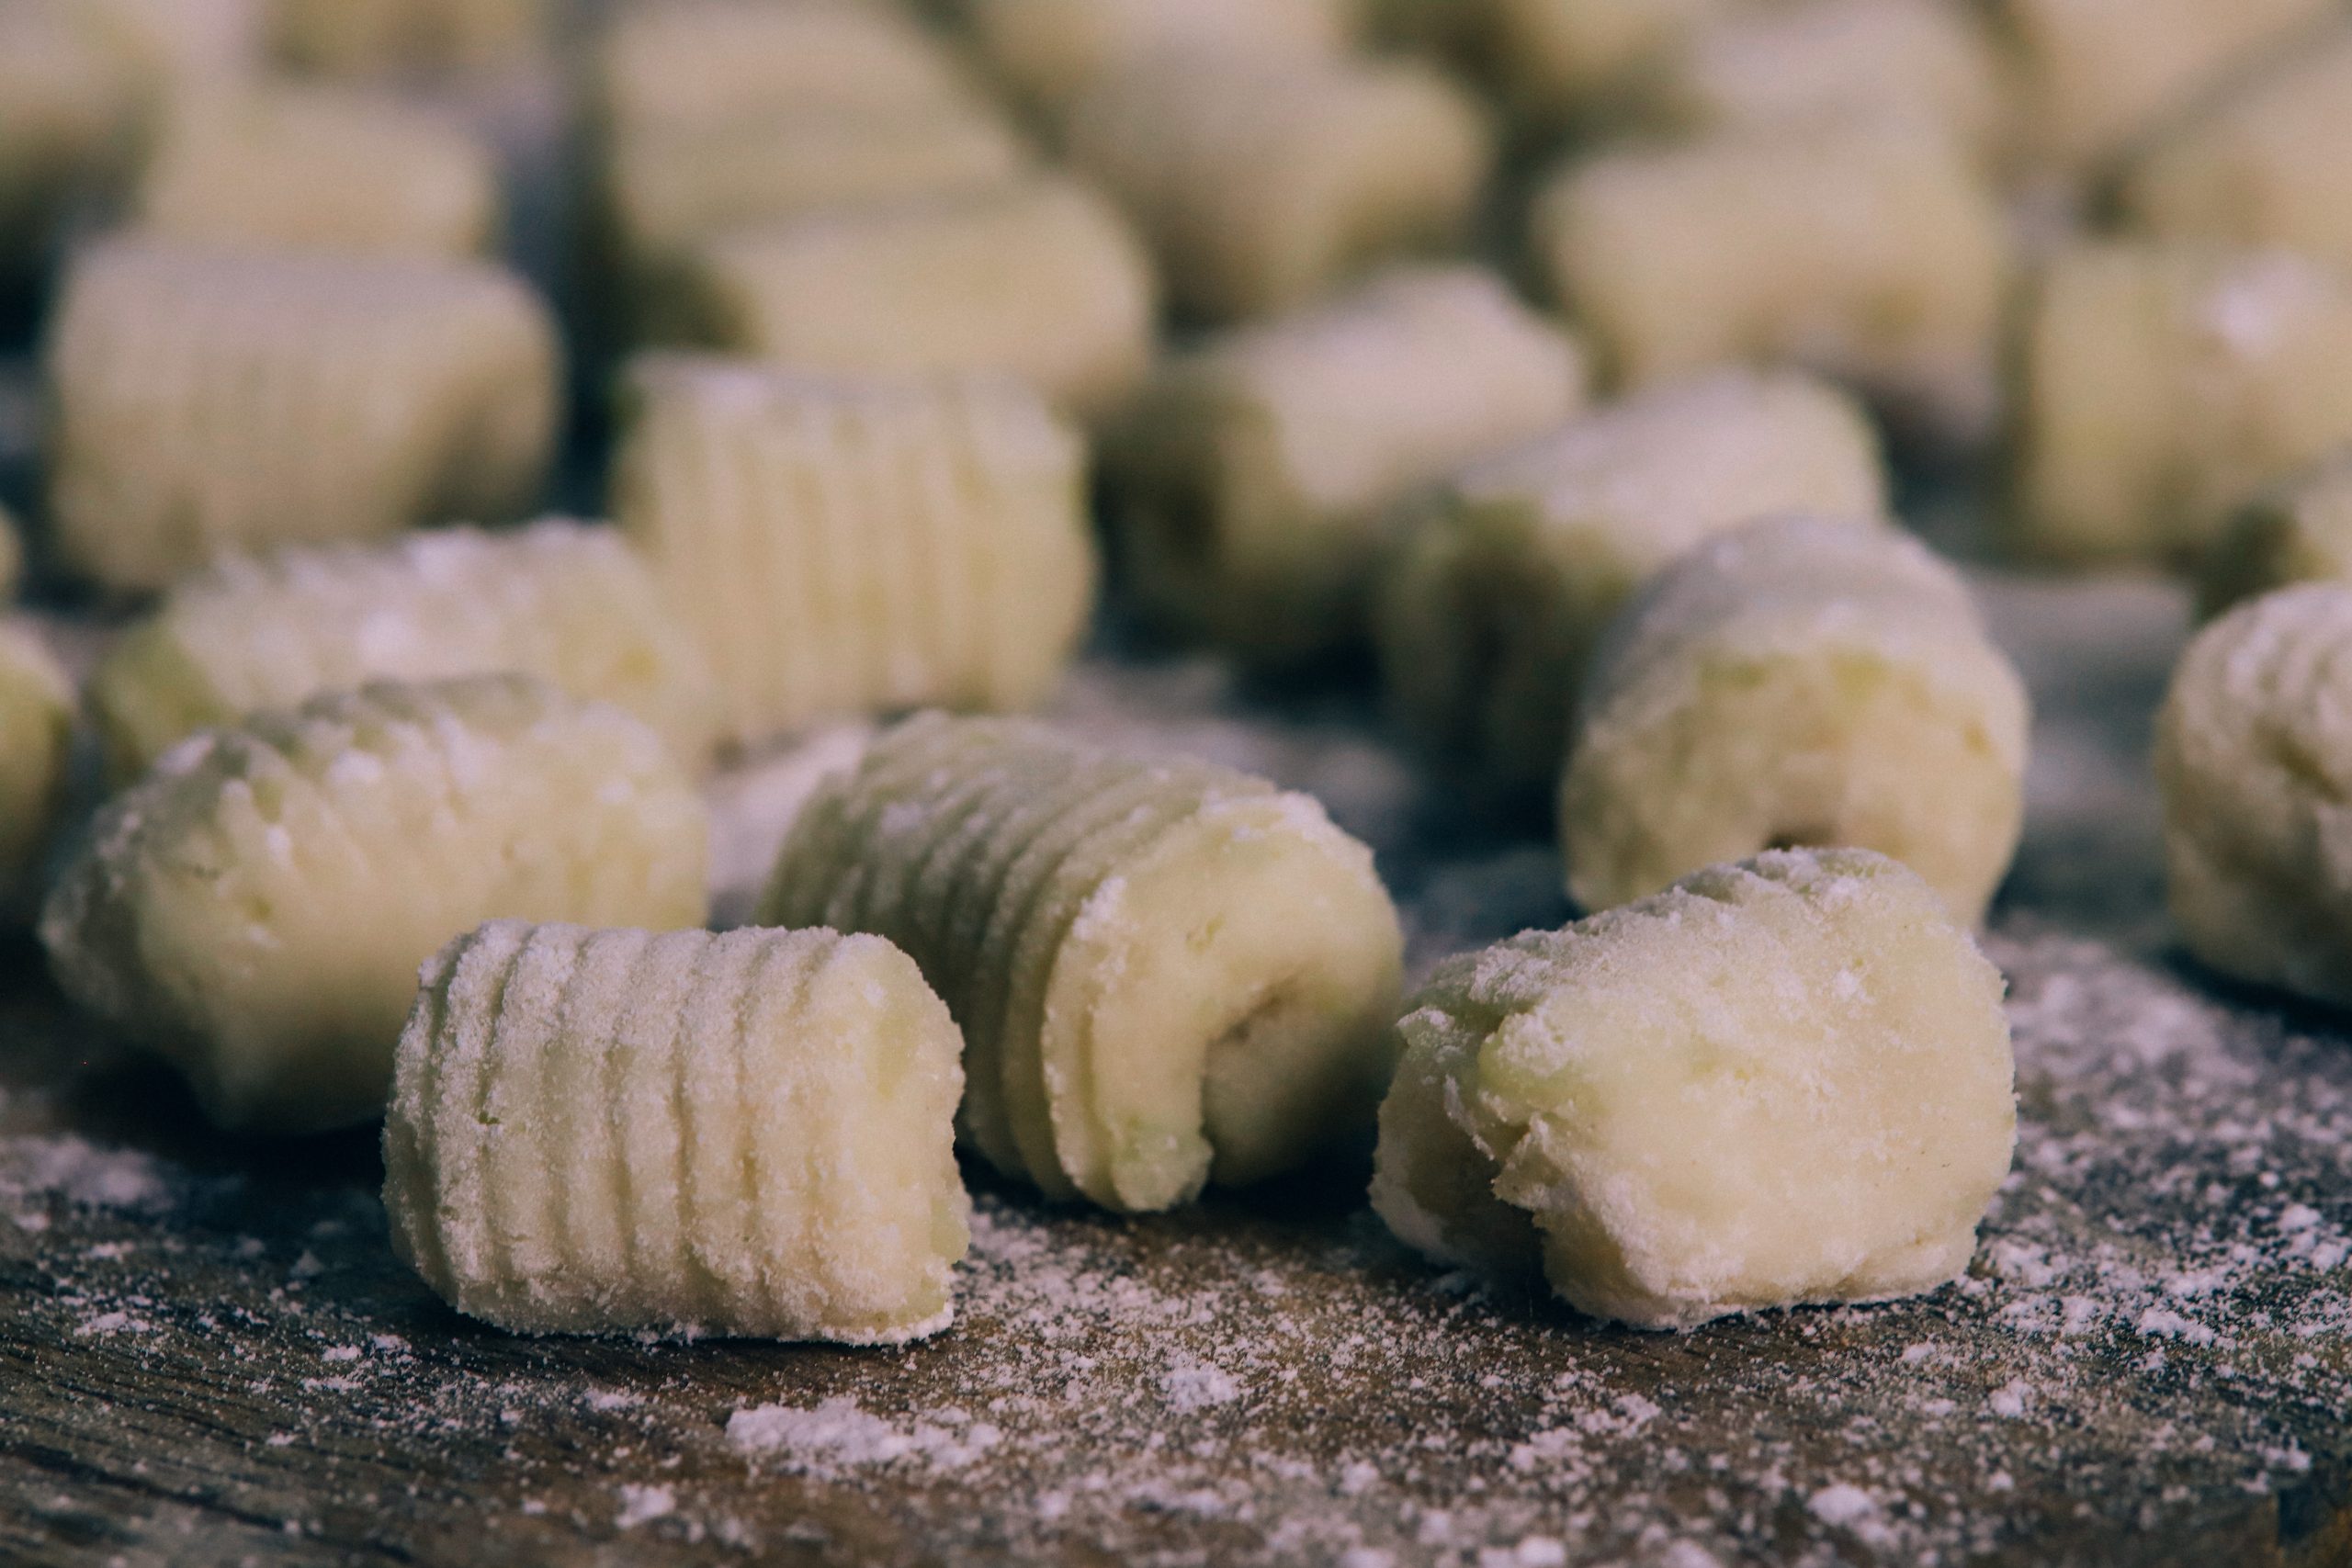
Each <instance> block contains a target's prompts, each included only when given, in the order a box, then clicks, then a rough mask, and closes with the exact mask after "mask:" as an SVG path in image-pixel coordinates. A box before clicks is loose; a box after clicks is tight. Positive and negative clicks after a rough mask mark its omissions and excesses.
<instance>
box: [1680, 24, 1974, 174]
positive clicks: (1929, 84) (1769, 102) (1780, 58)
mask: <svg viewBox="0 0 2352 1568" xmlns="http://www.w3.org/2000/svg"><path fill="white" fill-rule="evenodd" d="M1657 107H1658V108H1659V109H1661V110H1662V111H1664V113H1665V114H1666V116H1667V117H1668V118H1669V119H1671V120H1672V121H1673V122H1674V123H1675V124H1677V125H1678V126H1679V127H1681V128H1684V129H1688V130H1722V129H1724V128H1727V127H1743V126H1745V127H1760V126H1773V125H1785V124H1796V123H1803V122H1804V121H1808V120H1815V119H1821V118H1834V117H1839V116H1845V117H1867V118H1875V119H1880V120H1890V119H1891V120H1914V121H1917V123H1919V124H1922V125H1925V126H1927V127H1928V128H1930V129H1933V130H1942V131H1944V132H1946V133H1948V134H1950V135H1951V138H1952V139H1953V140H1954V141H1957V142H1959V143H1960V144H1961V145H1962V146H1963V147H1966V148H1969V149H1971V150H1973V151H1977V152H1990V151H1992V150H1993V148H1994V147H1995V146H1996V144H1997V142H1998V140H1999V138H2000V135H2001V133H2002V132H2003V130H2005V129H2006V124H2005V121H2006V115H2005V112H2004V111H2005V110H2006V108H2007V104H2006V103H2005V101H2004V99H2003V97H2002V81H2001V73H2000V62H1999V61H1998V60H1997V59H1996V56H1995V54H1994V52H1993V46H1992V40H1991V39H1990V38H1989V37H1988V36H1987V35H1986V33H1985V29H1984V28H1983V26H1982V24H1981V23H1979V21H1978V20H1977V19H1976V17H1975V16H1974V15H1973V13H1971V12H1970V11H1968V10H1967V9H1965V8H1964V7H1962V6H1955V5H1952V4H1951V3H1950V0H1792V3H1790V4H1786V5H1781V6H1771V7H1768V8H1764V9H1757V10H1739V9H1736V10H1733V11H1732V12H1730V13H1728V14H1727V15H1725V16H1724V17H1721V18H1719V19H1717V20H1715V21H1713V22H1712V23H1710V24H1709V25H1707V26H1705V27H1703V28H1700V29H1699V30H1698V31H1697V32H1696V34H1695V35H1694V36H1693V37H1692V38H1691V40H1690V42H1689V44H1688V45H1687V46H1686V47H1685V48H1684V49H1683V50H1682V51H1679V53H1678V54H1677V55H1676V56H1675V58H1674V59H1673V61H1672V62H1671V63H1670V64H1669V65H1668V67H1667V68H1666V70H1665V75H1664V80H1663V81H1662V83H1661V84H1660V85H1659V87H1658V89H1657Z"/></svg>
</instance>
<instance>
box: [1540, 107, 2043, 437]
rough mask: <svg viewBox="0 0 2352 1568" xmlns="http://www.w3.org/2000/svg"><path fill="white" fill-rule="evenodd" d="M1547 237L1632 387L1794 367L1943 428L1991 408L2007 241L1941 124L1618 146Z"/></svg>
mask: <svg viewBox="0 0 2352 1568" xmlns="http://www.w3.org/2000/svg"><path fill="white" fill-rule="evenodd" d="M1534 238H1535V245H1536V252H1537V259H1538V260H1539V262H1540V263H1541V265H1543V266H1544V268H1545V270H1546V271H1547V273H1548V275H1549V276H1550V278H1551V280H1552V283H1553V285H1554V287H1555V288H1556V289H1557V290H1558V292H1559V294H1560V295H1561V297H1562V298H1563V299H1565V300H1566V303H1567V305H1568V308H1569V309H1570V310H1571V311H1572V312H1573V313H1574V314H1575V315H1576V317H1577V320H1578V321H1580V322H1582V323H1583V324H1584V326H1585V327H1586V328H1587V329H1588V330H1589V332H1590V333H1592V336H1593V340H1594V345H1595V346H1596V347H1597V348H1599V349H1600V351H1601V352H1602V354H1603V355H1605V357H1606V358H1607V359H1608V360H1609V362H1610V365H1611V368H1612V370H1613V371H1614V373H1615V375H1616V377H1617V378H1618V379H1619V380H1620V381H1621V382H1622V383H1623V385H1625V386H1628V387H1645V386H1649V385H1653V384H1655V383H1657V381H1660V380H1663V379H1667V378H1673V377H1678V376H1684V375H1689V374H1691V373H1693V372H1695V371H1698V370H1702V369H1705V368H1708V367H1713V366H1715V365H1718V364H1722V363H1724V362H1726V361H1731V362H1740V361H1747V362H1759V361H1765V362H1770V361H1784V362H1788V363H1792V364H1796V365H1801V366H1804V367H1808V368H1811V369H1815V370H1819V371H1821V372H1823V373H1824V374H1826V375H1831V376H1836V377H1838V378H1843V379H1847V380H1850V381H1852V382H1854V383H1855V384H1856V385H1858V386H1859V387H1860V388H1861V389H1864V390H1865V391H1867V392H1869V393H1871V395H1873V396H1874V397H1876V398H1879V399H1881V400H1884V401H1886V402H1887V403H1889V404H1890V405H1892V406H1893V407H1894V409H1896V410H1897V411H1898V412H1902V413H1904V414H1905V415H1906V416H1907V417H1909V418H1912V419H1914V420H1915V421H1916V422H1917V423H1921V424H1923V425H1926V426H1928V427H1930V428H1932V429H1935V430H1939V431H1942V430H1951V431H1955V432H1967V431H1972V430H1973V429H1974V428H1975V427H1976V426H1978V425H1980V424H1982V423H1984V422H1985V420H1986V419H1987V418H1988V417H1989V414H1990V411H1991V406H1992V402H1993V382H1994V371H1993V351H1994V336H1995V330H1996V326H1997V325H1998V323H1999V320H2000V313H2001V308H2002V303H2003V299H2004V297H2005V291H2006V288H2007V280H2008V270H2009V268H2008V245H2009V241H2008V236H2007V228H2006V226H2005V223H2004V220H2003V218H2002V215H2001V211H2000V209H1999V207H1998V205H1997V204H1996V202H1995V200H1994V198H1993V195H1992V192H1991V190H1990V188H1989V187H1988V186H1987V185H1986V183H1985V178H1984V176H1983V175H1982V174H1981V173H1980V172H1979V170H1978V169H1977V168H1976V166H1975V165H1974V164H1973V162H1972V160H1971V159H1970V158H1969V157H1968V156H1967V154H1966V153H1965V152H1962V149H1961V148H1960V147H1959V146H1958V144H1957V143H1955V142H1954V141H1952V139H1951V136H1950V135H1948V134H1946V133H1944V132H1941V131H1939V130H1930V129H1927V128H1925V127H1921V126H1918V125H1916V124H1910V125H1905V124H1900V123H1889V122H1883V121H1879V120H1874V119H1871V118H1838V119H1831V120H1827V121H1820V122H1809V123H1801V124H1797V125H1782V126H1775V127H1767V128H1761V129H1755V130H1737V131H1726V132H1724V133H1722V134H1720V135H1716V136H1713V137H1709V138H1706V139H1704V140H1702V141H1696V142H1692V143H1690V144H1688V145H1684V146H1676V147H1667V148H1632V149H1626V150H1622V151H1617V152H1602V153H1600V154H1599V155H1597V156H1592V157H1589V158H1585V159H1581V160H1579V161H1577V162H1576V163H1574V164H1571V165H1570V166H1569V167H1568V168H1567V169H1566V170H1565V171H1564V172H1563V173H1562V174H1561V175H1558V176H1557V177H1556V178H1555V180H1554V182H1553V183H1552V185H1551V186H1549V187H1548V188H1547V189H1546V190H1545V191H1544V194H1543V195H1542V196H1541V197H1539V198H1538V201H1537V206H1536V213H1535V219H1534Z"/></svg>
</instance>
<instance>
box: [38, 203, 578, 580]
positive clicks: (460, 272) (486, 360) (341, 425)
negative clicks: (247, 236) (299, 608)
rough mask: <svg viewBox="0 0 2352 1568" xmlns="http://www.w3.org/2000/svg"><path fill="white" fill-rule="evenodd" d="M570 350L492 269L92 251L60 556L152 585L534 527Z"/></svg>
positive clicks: (70, 295) (107, 247) (64, 474)
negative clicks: (414, 534)
mask: <svg viewBox="0 0 2352 1568" xmlns="http://www.w3.org/2000/svg"><path fill="white" fill-rule="evenodd" d="M557 355H558V350H557V345H556V338H555V329H554V326H553V324H552V323H551V322H550V321H549V320H548V312H547V310H546V307H545V306H543V305H542V304H541V303H540V302H539V300H538V299H537V297H535V296H534V295H533V294H532V293H531V292H530V290H529V289H528V288H526V287H525V286H524V285H523V283H522V282H521V280H519V279H518V278H516V277H515V276H512V275H511V274H509V273H507V272H505V271H504V270H503V269H501V268H498V267H494V266H492V265H489V264H487V263H481V262H469V261H441V260H425V259H411V258H401V257H361V256H329V255H316V254H293V253H268V254H263V253H244V252H234V251H219V250H213V249H209V248H206V247H198V246H187V245H175V244H166V243H154V242H147V241H137V240H119V241H113V242H109V243H105V244H102V245H98V246H96V247H93V248H92V249H90V250H88V251H86V252H85V253H84V254H82V256H81V257H80V258H79V259H78V260H77V261H76V262H75V263H74V267H73V269H72V271H71V272H70V273H69V274H68V276H67V277H66V281H65V290H64V299H63V302H62V305H61V306H60V307H59V309H58V312H57V317H56V321H55V323H54V326H53V328H52V332H51V338H50V342H49V346H48V354H47V363H46V375H47V378H48V382H49V396H50V402H51V408H52V410H53V411H54V418H55V424H54V427H53V429H52V431H51V463H50V471H49V507H50V517H51V524H52V525H53V527H54V529H55V535H56V540H57V546H58V551H59V554H60V556H61V557H62V558H63V559H64V560H65V562H66V563H67V564H68V565H70V566H72V567H73V568H74V569H75V570H79V571H81V572H83V573H85V574H86V575H88V576H89V577H92V578H94V579H96V581H100V582H102V583H105V584H107V585H108V586H110V587H115V588H123V589H145V588H157V587H161V586H163V585H164V584H165V583H168V582H169V581H172V580H173V579H174V578H175V577H177V576H179V575H180V574H181V573H183V572H186V571H188V570H192V569H194V568H196V567H198V566H201V565H203V564H205V563H206V562H207V561H209V560H210V559H212V558H215V557H218V556H220V555H223V554H227V553H230V552H232V551H236V550H243V549H256V548H262V547H268V546H271V545H276V544H288V543H301V542H310V541H320V540H327V539H365V538H375V537H380V536H384V535H387V534H391V533H396V532H398V531H399V530H401V529H402V528H405V527H408V526H410V525H413V524H417V523H423V522H432V521H437V520H443V519H448V518H458V517H466V518H474V519H478V520H481V521H494V520H500V519H503V518H507V517H513V516H518V515H521V514H522V513H525V512H526V511H527V510H528V509H529V508H530V507H531V505H532V504H533V503H534V502H536V501H537V496H538V491H539V487H540V484H541V482H542V480H543V479H544V478H545V475H546V472H547V468H548V457H549V454H550V451H551V448H552V446H553V444H554V438H555V426H556V415H557V401H558V390H557Z"/></svg>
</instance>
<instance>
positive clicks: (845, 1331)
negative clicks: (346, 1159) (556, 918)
mask: <svg viewBox="0 0 2352 1568" xmlns="http://www.w3.org/2000/svg"><path fill="white" fill-rule="evenodd" d="M962 1047H963V1042H962V1040H961V1039H960V1038H959V1037H958V1035H957V1034H956V1025H955V1023H954V1022H953V1021H951V1020H950V1019H949V1018H948V1016H947V1009H946V1008H945V1007H944V1005H943V1004H942V1003H941V1002H940V1000H939V998H937V997H935V996H933V994H932V993H931V990H930V988H929V987H926V986H925V985H924V984H923V982H922V975H921V974H920V973H919V972H918V971H917V970H916V968H915V966H914V964H912V963H910V961H909V960H908V958H907V956H906V954H905V953H900V952H899V951H898V949H896V948H894V947H892V946H891V945H890V944H889V943H888V942H883V941H880V940H878V939H877V938H875V937H870V936H847V937H845V936H839V935H836V934H835V933H833V932H831V931H729V932H727V933H726V934H724V935H720V936H714V935H712V934H711V933H709V932H708V931H670V932H667V933H663V934H659V935H657V934H654V933H652V932H649V931H586V930H583V929H582V928H580V927H578V926H560V925H549V926H530V925H526V924H523V923H521V922H518V921H511V920H501V921H494V922H492V923H491V924H489V925H486V926H483V927H482V928H481V930H479V931H472V932H469V934H467V935H465V936H461V937H458V939H456V940H455V941H453V942H450V943H449V945H448V946H447V947H445V948H443V949H442V950H441V952H440V953H439V954H438V955H437V956H436V957H435V958H434V959H433V960H432V962H430V963H429V964H426V965H425V968H424V977H423V983H422V987H421V989H420V990H419V992H418V995H417V998H416V1006H415V1010H413V1011H412V1012H411V1013H410V1014H409V1020H408V1027H407V1029H406V1030H405V1031H404V1032H402V1034H401V1043H400V1053H399V1057H398V1066H397V1069H396V1071H395V1073H394V1076H393V1089H392V1099H391V1108H390V1113H389V1114H388V1115H387V1116H386V1118H385V1122H384V1212H385V1213H386V1215H387V1216H388V1217H389V1218H390V1221H391V1231H392V1247H393V1249H394V1250H395V1251H397V1252H398V1253H399V1254H400V1255H401V1258H404V1259H406V1260H407V1261H408V1262H410V1263H412V1264H413V1265H414V1266H415V1268H416V1269H417V1271H418V1272H419V1273H421V1274H423V1275H424V1280H425V1283H427V1284H429V1285H431V1286H432V1287H433V1289H434V1290H435V1292H438V1293H439V1294H440V1296H441V1297H442V1299H444V1300H445V1301H447V1302H448V1303H449V1304H450V1305H452V1306H454V1307H456V1308H457V1309H458V1311H460V1312H463V1313H466V1314H469V1315H471V1316H474V1317H479V1318H483V1319H486V1320H487V1321H489V1322H491V1323H494V1324H497V1325H499V1326H501V1327H503V1328H512V1329H519V1330H521V1331H523V1332H525V1333H531V1334H616V1333H624V1332H628V1331H631V1330H653V1331H658V1332H669V1333H681V1334H687V1335H693V1334H713V1333H716V1334H729V1335H758V1336H763V1337H775V1338H780V1339H832V1340H840V1341H842V1342H845V1343H848V1344H852V1345H895V1344H899V1343H900V1342H902V1341H905V1340H909V1339H916V1338H920V1337H922V1336H924V1335H927V1334H934V1333H937V1332H938V1331H939V1330H940V1329H942V1328H944V1327H946V1326H947V1323H948V1320H949V1318H950V1317H952V1316H953V1315H954V1310H955V1309H954V1307H953V1306H952V1305H951V1303H950V1301H949V1292H950V1290H951V1288H952V1285H953V1271H954V1269H955V1265H956V1260H957V1259H958V1258H962V1257H963V1256H964V1249H965V1246H966V1243H967V1215H968V1213H969V1212H970V1204H969V1202H968V1201H967V1199H966V1198H965V1196H964V1183H963V1180H962V1179H961V1178H960V1176H959V1175H958V1174H957V1171H956V1154H955V1118H956V1099H957V1097H958V1096H959V1095H960V1094H961V1092H962V1090H963V1087H964V1074H963V1070H962V1068H961V1067H960V1066H958V1065H957V1057H958V1055H960V1054H961V1051H962Z"/></svg>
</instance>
